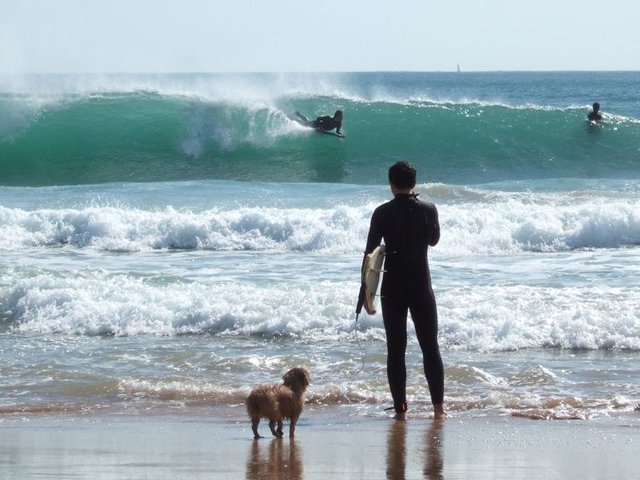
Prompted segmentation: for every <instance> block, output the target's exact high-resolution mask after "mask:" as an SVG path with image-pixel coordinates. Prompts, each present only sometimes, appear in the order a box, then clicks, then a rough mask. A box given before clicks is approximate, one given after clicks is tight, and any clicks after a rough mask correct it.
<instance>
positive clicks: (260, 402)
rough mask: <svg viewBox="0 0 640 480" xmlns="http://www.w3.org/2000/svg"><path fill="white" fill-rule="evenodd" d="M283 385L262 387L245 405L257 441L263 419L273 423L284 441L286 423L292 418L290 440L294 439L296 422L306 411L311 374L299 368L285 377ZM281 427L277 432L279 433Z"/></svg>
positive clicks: (256, 390) (251, 395) (249, 397)
mask: <svg viewBox="0 0 640 480" xmlns="http://www.w3.org/2000/svg"><path fill="white" fill-rule="evenodd" d="M282 380H284V384H283V385H261V386H259V387H256V388H254V389H253V390H251V393H250V394H249V396H248V397H247V399H246V401H245V404H246V405H247V413H248V414H249V417H250V418H251V429H252V430H253V435H254V438H260V435H259V434H258V424H259V423H260V419H261V418H266V419H268V420H269V428H270V429H271V433H273V436H274V437H278V438H281V437H282V434H283V432H282V420H283V419H285V418H289V419H290V420H291V423H290V425H289V437H293V435H294V432H295V429H296V422H297V421H298V418H300V414H301V413H302V409H303V408H304V392H305V390H306V389H307V387H308V386H309V383H310V382H311V375H310V374H309V370H307V369H306V368H304V367H295V368H292V369H291V370H289V371H288V372H287V373H285V374H284V377H282ZM276 424H277V427H278V428H277V430H276V428H275V427H276Z"/></svg>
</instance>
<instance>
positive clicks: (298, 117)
mask: <svg viewBox="0 0 640 480" xmlns="http://www.w3.org/2000/svg"><path fill="white" fill-rule="evenodd" d="M287 118H288V119H289V120H292V121H294V122H296V123H297V124H298V125H302V126H303V127H307V128H311V129H313V130H315V131H316V132H318V133H322V134H324V135H333V136H334V137H338V138H344V134H342V133H336V132H330V131H327V130H322V129H321V128H313V126H312V125H311V122H310V121H309V120H308V119H307V117H305V116H304V115H302V114H301V113H300V112H295V113H287Z"/></svg>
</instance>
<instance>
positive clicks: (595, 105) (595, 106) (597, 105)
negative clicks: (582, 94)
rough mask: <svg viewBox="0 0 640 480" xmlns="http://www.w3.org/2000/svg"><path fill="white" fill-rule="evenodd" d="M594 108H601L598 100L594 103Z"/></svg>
mask: <svg viewBox="0 0 640 480" xmlns="http://www.w3.org/2000/svg"><path fill="white" fill-rule="evenodd" d="M593 109H594V110H600V104H599V103H598V102H596V103H594V104H593Z"/></svg>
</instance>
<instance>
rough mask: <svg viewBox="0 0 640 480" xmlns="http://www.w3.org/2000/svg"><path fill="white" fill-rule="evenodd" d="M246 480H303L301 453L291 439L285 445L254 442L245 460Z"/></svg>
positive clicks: (279, 442)
mask: <svg viewBox="0 0 640 480" xmlns="http://www.w3.org/2000/svg"><path fill="white" fill-rule="evenodd" d="M246 478H247V480H281V479H284V478H286V479H292V480H302V479H303V478H304V473H303V468H302V461H301V452H300V449H298V447H297V446H296V442H295V440H294V439H293V438H291V439H290V441H289V442H288V443H287V442H285V441H283V440H282V439H280V438H279V439H273V440H271V442H270V443H269V444H268V445H267V444H265V443H264V440H262V441H260V440H254V441H253V443H252V445H251V449H250V450H249V456H248V458H247V475H246Z"/></svg>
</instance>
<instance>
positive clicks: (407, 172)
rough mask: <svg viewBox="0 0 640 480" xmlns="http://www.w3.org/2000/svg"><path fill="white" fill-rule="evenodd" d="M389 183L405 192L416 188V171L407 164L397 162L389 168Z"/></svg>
mask: <svg viewBox="0 0 640 480" xmlns="http://www.w3.org/2000/svg"><path fill="white" fill-rule="evenodd" d="M389 183H391V184H392V185H395V186H396V187H397V188H400V189H402V190H405V189H407V188H413V187H415V186H416V169H415V168H413V165H411V164H410V163H409V162H397V163H395V164H393V165H392V166H391V168H389Z"/></svg>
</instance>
